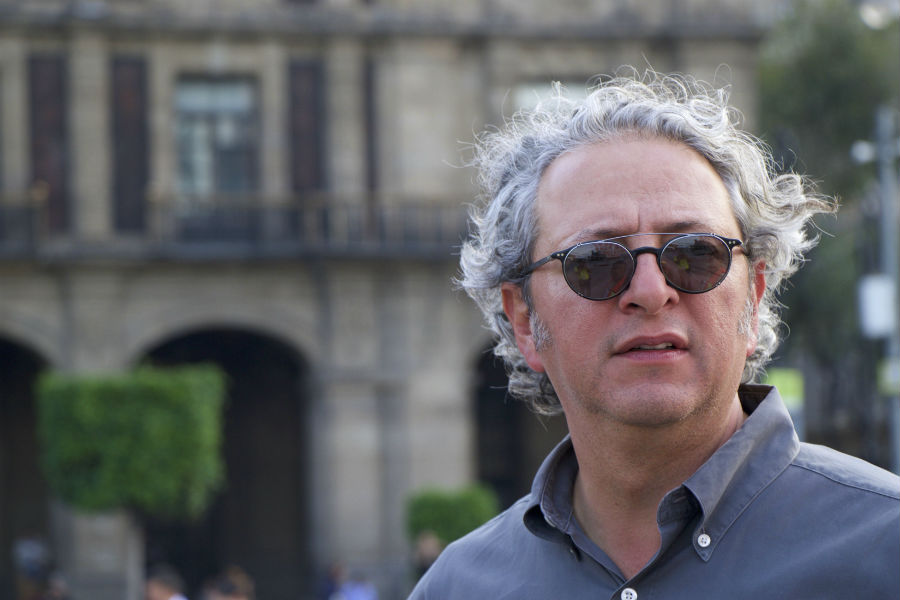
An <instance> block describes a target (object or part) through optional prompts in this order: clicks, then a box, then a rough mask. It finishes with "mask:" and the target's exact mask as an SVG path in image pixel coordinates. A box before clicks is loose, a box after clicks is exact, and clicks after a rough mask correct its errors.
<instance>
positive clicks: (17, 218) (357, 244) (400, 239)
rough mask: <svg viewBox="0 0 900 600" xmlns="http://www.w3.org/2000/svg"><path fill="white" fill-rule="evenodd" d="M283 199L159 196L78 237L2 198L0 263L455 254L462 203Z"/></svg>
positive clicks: (41, 210) (40, 212)
mask: <svg viewBox="0 0 900 600" xmlns="http://www.w3.org/2000/svg"><path fill="white" fill-rule="evenodd" d="M365 200H366V199H365V198H363V199H361V201H359V202H325V201H322V202H311V203H303V202H289V201H281V202H277V201H271V200H269V201H267V200H266V199H263V198H260V197H258V196H257V197H239V198H234V197H229V198H221V197H217V198H203V199H199V198H196V199H190V200H186V199H178V198H171V199H168V198H167V199H160V198H154V199H153V201H152V202H149V203H148V205H147V210H146V215H145V216H146V218H145V219H144V223H143V227H142V228H140V229H139V230H137V231H110V232H109V234H108V235H107V236H103V237H101V238H98V237H97V236H96V235H94V236H93V237H91V239H90V240H86V239H83V238H82V237H80V236H78V235H76V234H75V233H74V232H73V231H71V230H69V231H67V232H63V233H59V232H51V231H50V230H49V228H48V227H47V226H46V223H47V220H46V210H45V207H44V206H43V205H42V204H41V203H40V202H34V201H23V202H19V203H15V202H10V201H9V200H7V201H6V202H2V203H0V259H3V258H5V259H23V258H25V259H27V258H30V257H33V258H40V259H54V258H57V259H77V258H80V257H97V258H128V257H132V258H135V259H144V260H151V259H154V258H168V259H192V258H195V259H207V260H208V259H213V260H215V259H223V260H227V259H253V258H261V259H264V258H292V257H309V256H335V257H346V258H365V257H375V258H391V257H393V258H408V259H416V258H422V259H441V258H452V257H454V256H455V255H456V254H457V253H458V247H459V245H460V244H461V243H462V240H463V238H464V236H465V231H466V225H465V211H464V208H463V207H462V205H461V203H456V204H451V203H447V202H445V203H440V204H438V203H433V204H425V203H412V202H395V203H383V204H373V203H367V202H365Z"/></svg>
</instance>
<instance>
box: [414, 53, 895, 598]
mask: <svg viewBox="0 0 900 600" xmlns="http://www.w3.org/2000/svg"><path fill="white" fill-rule="evenodd" d="M737 116H738V115H736V114H735V112H734V111H733V110H732V109H730V108H729V106H728V99H727V94H726V92H725V90H717V89H712V88H710V87H708V86H706V85H703V84H701V83H699V82H697V81H695V80H694V79H692V78H690V77H687V76H665V75H660V74H657V73H653V72H648V73H646V74H644V75H639V74H637V73H635V72H634V71H631V72H629V73H627V74H625V75H624V76H620V77H612V78H606V79H603V80H601V81H600V82H599V83H598V85H597V86H596V87H594V88H593V89H592V91H591V93H590V94H589V95H588V97H587V98H586V99H585V100H580V101H570V100H568V99H566V98H565V97H564V94H563V91H562V90H559V94H558V96H557V97H556V98H554V99H553V100H551V101H548V102H545V103H543V104H542V105H540V106H538V107H537V108H536V109H535V110H533V111H529V112H523V113H520V114H518V115H517V116H516V117H514V118H513V119H512V120H511V121H510V122H509V123H507V126H506V127H505V128H503V129H500V130H495V131H492V132H489V133H486V134H484V135H482V136H481V137H480V138H479V139H478V140H477V143H476V146H475V158H474V161H473V162H474V164H475V166H476V167H478V168H479V170H480V177H481V180H480V182H481V184H482V189H483V202H482V203H481V204H480V205H479V206H477V207H476V208H475V209H474V211H473V214H472V219H473V225H474V227H473V232H474V233H473V235H472V237H471V238H470V239H469V240H468V241H467V242H466V244H465V245H464V247H463V249H462V253H461V271H462V274H461V278H460V284H461V286H462V287H463V288H465V289H466V291H467V292H468V293H469V295H470V296H471V297H472V298H473V299H474V300H475V301H476V303H477V304H478V305H479V307H480V308H481V310H482V312H483V313H484V316H485V318H486V320H487V323H488V324H489V326H490V327H491V329H492V330H493V332H494V333H495V335H496V339H497V343H496V347H495V353H496V354H497V355H498V356H500V357H501V358H503V359H504V361H505V363H506V367H507V370H508V373H509V377H510V382H509V391H510V393H511V394H513V395H515V396H517V397H519V398H521V399H523V400H524V401H526V402H528V403H529V404H530V405H531V407H532V409H533V410H535V411H536V412H538V413H543V414H554V413H558V412H562V413H563V414H564V416H565V418H566V422H567V424H568V428H569V435H568V436H567V437H566V438H565V439H564V440H563V441H562V442H561V443H560V444H559V445H558V446H557V447H556V448H555V449H554V450H553V451H552V452H551V454H550V455H549V456H548V457H547V458H546V460H545V461H544V463H543V465H542V466H541V468H540V469H539V471H538V473H537V475H536V477H535V480H534V483H533V487H532V491H531V493H530V494H529V495H527V496H525V497H524V498H522V499H521V500H519V501H518V502H516V503H515V504H514V505H513V506H512V507H510V508H509V509H507V510H506V511H505V512H504V513H502V514H501V515H500V516H498V517H497V518H495V519H493V520H492V521H490V522H489V523H487V524H485V525H484V526H482V527H480V528H479V529H477V530H476V531H474V532H472V533H470V534H469V535H467V536H465V537H464V538H462V539H461V540H458V541H457V542H455V543H453V544H451V545H450V546H448V548H447V549H446V550H445V551H444V552H443V553H442V554H441V556H440V557H439V558H438V560H437V561H436V562H435V564H434V565H432V566H431V568H430V569H429V570H428V571H427V573H426V574H425V575H424V577H423V578H422V579H421V580H420V581H419V584H418V585H417V586H416V588H415V590H414V591H413V593H412V595H411V598H412V599H414V600H421V599H437V598H440V599H467V600H468V599H471V598H516V599H517V600H527V599H531V598H566V599H568V600H573V599H578V598H592V599H594V598H610V599H612V598H616V599H619V598H621V599H622V600H637V599H638V598H667V599H673V598H674V599H677V598H691V599H693V598H731V599H735V598H763V597H777V598H845V597H856V596H859V595H865V596H867V597H873V598H898V597H900V569H898V567H897V566H898V564H900V501H898V499H900V479H898V478H897V477H896V476H895V475H893V474H891V473H888V472H887V471H884V470H882V469H880V468H878V467H875V466H873V465H870V464H868V463H865V462H863V461H861V460H858V459H855V458H852V457H850V456H847V455H844V454H840V453H838V452H836V451H834V450H831V449H828V448H824V447H821V446H814V445H810V444H805V443H800V442H799V440H798V438H797V435H796V433H795V431H794V427H793V423H792V422H791V420H790V417H789V415H788V412H787V410H786V408H785V406H784V403H783V401H782V399H781V397H780V396H779V393H778V391H777V390H776V389H774V388H772V387H768V386H762V385H755V384H753V383H752V382H753V381H754V380H755V378H756V377H757V376H758V375H759V374H760V372H761V370H762V368H763V367H764V365H765V364H766V362H767V361H768V360H769V358H770V357H771V356H772V353H773V352H774V350H775V348H776V346H777V344H778V341H779V340H778V327H779V324H780V321H779V317H778V314H777V309H778V302H777V300H776V297H775V294H776V291H777V290H778V289H779V286H780V285H782V283H783V282H784V281H785V280H786V278H787V277H788V276H790V275H791V274H792V273H793V272H794V271H795V270H796V269H797V267H798V265H799V263H800V262H801V261H802V260H803V255H804V253H805V252H806V251H808V250H809V249H810V248H811V247H812V246H813V245H814V243H815V239H814V238H812V237H810V236H809V235H808V234H807V228H808V227H809V225H810V220H811V218H812V217H813V216H814V215H816V214H817V213H827V212H832V211H833V210H834V204H833V203H832V202H831V201H830V200H828V199H827V198H823V197H820V196H818V195H816V194H814V193H813V192H812V190H811V188H810V186H809V184H808V182H807V181H806V180H805V179H804V178H802V177H800V176H798V175H796V174H781V175H779V174H776V172H775V165H773V164H772V159H771V157H770V155H769V154H768V150H767V149H766V148H765V147H764V146H763V145H762V143H761V142H759V141H758V140H756V139H755V138H753V137H752V136H750V135H748V134H747V133H745V132H743V131H741V130H740V129H738V127H737V124H736V122H737Z"/></svg>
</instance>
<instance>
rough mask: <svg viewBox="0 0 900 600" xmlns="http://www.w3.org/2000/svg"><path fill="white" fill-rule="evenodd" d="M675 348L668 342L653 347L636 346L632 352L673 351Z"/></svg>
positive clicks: (645, 345)
mask: <svg viewBox="0 0 900 600" xmlns="http://www.w3.org/2000/svg"><path fill="white" fill-rule="evenodd" d="M673 348H675V345H674V344H671V343H669V342H666V343H663V344H654V345H652V346H650V345H647V344H641V345H640V346H635V347H634V348H632V350H671V349H673Z"/></svg>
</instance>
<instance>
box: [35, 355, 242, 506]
mask: <svg viewBox="0 0 900 600" xmlns="http://www.w3.org/2000/svg"><path fill="white" fill-rule="evenodd" d="M224 393H225V380H224V374H223V373H222V372H221V371H220V370H219V369H218V368H216V367H214V366H211V365H197V366H191V367H180V368H170V369H159V368H151V367H142V368H139V369H137V370H135V371H133V372H128V373H117V374H109V375H93V374H69V373H46V374H44V375H42V376H41V378H40V380H39V381H38V386H37V405H38V435H39V437H40V441H41V446H42V465H43V469H44V472H45V475H46V477H47V481H48V482H49V484H50V487H51V488H52V489H53V491H54V493H55V494H56V495H57V496H58V497H59V498H60V499H62V500H64V501H65V502H67V503H68V504H70V505H72V506H74V507H77V508H80V509H84V510H90V511H96V510H107V509H115V508H129V509H134V510H137V511H138V512H141V513H145V514H149V515H153V516H157V517H168V518H176V517H187V518H192V517H197V516H199V515H200V514H202V513H203V511H204V510H205V509H206V507H207V506H208V504H209V502H210V500H211V499H212V495H213V493H214V492H215V491H216V490H218V489H219V488H220V487H221V485H222V483H223V481H224V463H223V461H222V458H221V451H220V447H221V439H222V406H223V402H224Z"/></svg>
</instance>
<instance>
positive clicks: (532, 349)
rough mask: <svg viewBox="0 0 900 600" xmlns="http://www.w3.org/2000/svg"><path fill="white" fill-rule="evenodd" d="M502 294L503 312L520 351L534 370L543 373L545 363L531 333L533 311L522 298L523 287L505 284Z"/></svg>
mask: <svg viewBox="0 0 900 600" xmlns="http://www.w3.org/2000/svg"><path fill="white" fill-rule="evenodd" d="M500 294H501V297H502V299H503V312H504V313H506V318H507V319H509V323H510V325H512V329H513V333H514V334H515V336H516V345H517V346H518V347H519V351H520V352H521V353H522V356H524V357H525V362H527V363H528V366H529V367H531V369H532V370H534V371H537V372H539V373H542V372H543V371H544V363H543V361H542V360H541V357H540V355H539V354H538V351H537V345H536V344H535V340H534V334H533V332H532V331H531V310H530V309H529V308H528V304H527V303H526V302H525V298H523V297H522V286H520V285H516V284H514V283H508V282H507V283H504V284H502V285H501V286H500Z"/></svg>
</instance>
